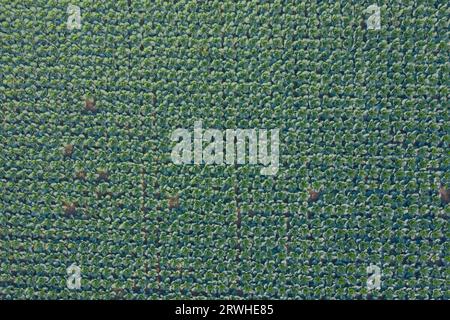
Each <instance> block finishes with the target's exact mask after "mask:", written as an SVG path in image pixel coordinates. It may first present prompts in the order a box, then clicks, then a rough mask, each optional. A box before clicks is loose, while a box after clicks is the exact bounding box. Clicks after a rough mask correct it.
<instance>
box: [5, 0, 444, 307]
mask: <svg viewBox="0 0 450 320" xmlns="http://www.w3.org/2000/svg"><path fill="white" fill-rule="evenodd" d="M0 3H1V5H0V7H1V10H0V39H1V40H0V41H1V46H0V68H1V72H0V107H1V129H0V139H1V152H0V298H6V299H11V298H14V299H17V298H41V299H42V298H83V299H86V298H94V299H97V298H103V299H104V298H121V299H139V298H140V299H155V298H170V299H172V298H199V299H200V298H241V297H243V298H289V299H294V298H296V299H298V298H302V299H304V298H324V297H325V298H369V297H373V298H409V299H413V298H435V299H444V298H446V299H448V298H449V292H448V289H447V288H448V286H447V284H448V267H447V266H448V262H449V261H448V260H449V258H448V249H449V248H448V242H447V235H448V214H449V205H448V204H447V203H448V199H449V194H448V192H449V191H448V188H449V187H450V186H449V183H450V173H449V172H450V171H449V166H450V162H449V159H450V158H449V149H448V146H449V142H450V139H449V138H450V135H449V132H450V130H449V129H450V128H449V124H450V122H449V115H448V96H449V92H448V72H449V62H448V47H447V43H448V17H449V8H448V6H447V2H446V1H442V0H440V1H423V0H415V1H411V0H409V1H378V4H379V5H380V7H381V25H382V28H381V30H368V29H367V25H366V22H365V21H366V19H367V14H365V13H364V10H365V8H367V7H368V6H369V5H370V4H372V2H371V1H281V0H276V1H256V0H250V1H243V0H242V1H231V0H220V1H186V0H184V1H176V3H173V2H172V1H163V0H156V1H150V0H144V1H135V0H129V1H125V0H116V1H108V2H103V1H87V0H84V1H76V2H75V1H74V2H73V4H76V5H78V6H79V7H80V8H81V24H82V27H81V29H79V30H78V29H74V30H68V29H67V25H66V23H67V11H66V10H67V5H68V4H69V3H70V2H69V1H56V0H33V1H31V0H26V1H10V0H1V1H0ZM196 119H201V120H202V121H203V126H204V127H205V128H217V129H220V130H225V129H233V128H261V129H273V128H279V129H280V140H281V142H280V154H281V158H280V163H281V166H280V170H279V171H278V174H277V175H276V176H262V175H261V174H260V171H259V170H260V167H258V166H252V165H240V166H225V165H224V166H194V165H190V166H189V165H174V164H173V163H172V161H171V159H170V152H171V149H172V146H173V143H172V142H171V141H170V134H171V132H172V131H173V130H174V129H176V128H191V127H192V126H193V123H194V121H195V120H196ZM73 263H74V264H76V265H79V266H80V267H81V275H82V288H81V290H69V289H68V288H67V287H66V279H67V277H68V275H67V273H66V269H67V267H69V266H70V265H71V264H73ZM370 264H374V265H378V266H379V267H380V268H381V272H382V278H381V280H382V286H381V289H380V290H372V291H370V292H369V291H368V289H367V286H366V281H367V277H368V274H367V272H366V268H367V266H369V265H370Z"/></svg>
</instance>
